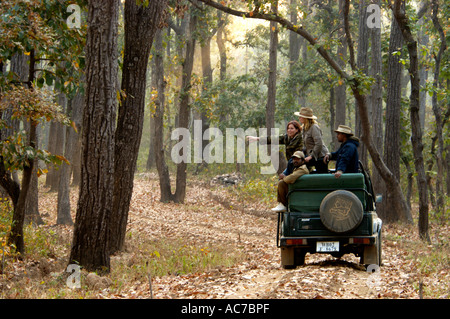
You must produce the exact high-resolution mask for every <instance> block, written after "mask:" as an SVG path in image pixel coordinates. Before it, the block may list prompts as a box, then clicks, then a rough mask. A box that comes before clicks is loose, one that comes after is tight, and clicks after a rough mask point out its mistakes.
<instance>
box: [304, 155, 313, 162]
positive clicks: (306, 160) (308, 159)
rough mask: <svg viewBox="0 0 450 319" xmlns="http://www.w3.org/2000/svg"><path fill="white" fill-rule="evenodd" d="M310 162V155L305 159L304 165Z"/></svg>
mask: <svg viewBox="0 0 450 319" xmlns="http://www.w3.org/2000/svg"><path fill="white" fill-rule="evenodd" d="M310 160H312V156H311V155H310V156H308V157H306V158H305V162H306V163H309V161H310Z"/></svg>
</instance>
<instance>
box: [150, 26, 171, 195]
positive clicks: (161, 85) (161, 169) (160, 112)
mask: <svg viewBox="0 0 450 319" xmlns="http://www.w3.org/2000/svg"><path fill="white" fill-rule="evenodd" d="M154 51H155V53H154V57H153V59H154V60H155V69H154V71H155V72H154V74H153V78H154V80H155V87H156V91H157V92H158V97H157V99H156V101H155V114H154V117H155V119H154V123H155V163H156V169H157V170H158V176H159V188H160V191H161V198H160V201H161V202H169V201H172V200H173V195H172V191H171V186H170V175H169V168H168V167H167V164H166V160H165V156H164V153H165V150H164V105H165V92H164V91H165V84H166V82H165V80H164V65H163V62H164V48H163V43H162V30H158V31H156V35H155V47H154Z"/></svg>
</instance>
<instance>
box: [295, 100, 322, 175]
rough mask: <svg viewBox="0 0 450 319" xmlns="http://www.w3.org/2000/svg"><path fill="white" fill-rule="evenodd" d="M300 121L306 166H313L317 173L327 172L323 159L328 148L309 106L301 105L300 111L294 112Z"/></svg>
mask: <svg viewBox="0 0 450 319" xmlns="http://www.w3.org/2000/svg"><path fill="white" fill-rule="evenodd" d="M294 114H295V115H297V116H298V117H299V121H300V123H302V134H303V142H304V144H305V152H304V153H305V156H306V158H305V161H306V166H308V168H311V167H312V166H314V167H315V168H316V172H317V173H328V164H327V163H325V162H324V161H323V158H324V157H325V155H327V154H328V153H329V152H328V148H327V147H326V145H325V144H324V143H323V140H322V130H321V129H320V127H319V124H318V123H317V121H316V120H317V117H316V116H314V114H313V110H312V109H310V108H309V107H302V108H301V109H300V112H295V113H294Z"/></svg>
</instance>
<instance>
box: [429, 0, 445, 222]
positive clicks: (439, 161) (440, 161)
mask: <svg viewBox="0 0 450 319" xmlns="http://www.w3.org/2000/svg"><path fill="white" fill-rule="evenodd" d="M432 11H433V14H432V20H433V25H434V27H435V28H436V30H437V31H438V33H439V37H440V40H441V44H440V46H439V51H438V54H437V55H436V56H435V61H436V64H435V67H434V79H433V88H434V89H435V90H434V92H433V96H432V107H433V113H434V117H435V120H436V137H437V146H438V147H437V152H436V165H437V175H436V213H437V214H438V215H441V214H443V213H444V212H445V200H444V175H445V174H444V138H443V120H442V111H441V107H440V106H439V102H438V99H437V92H436V91H437V90H438V87H439V74H440V68H441V60H442V56H443V54H444V52H445V50H446V49H447V44H446V38H445V33H444V30H443V29H442V26H441V24H440V22H439V19H438V16H437V15H438V11H439V3H438V1H437V0H433V1H432Z"/></svg>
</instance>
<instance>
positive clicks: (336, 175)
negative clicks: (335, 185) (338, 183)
mask: <svg viewBox="0 0 450 319" xmlns="http://www.w3.org/2000/svg"><path fill="white" fill-rule="evenodd" d="M342 173H343V171H336V173H334V177H336V178H339V177H341V175H342Z"/></svg>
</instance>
